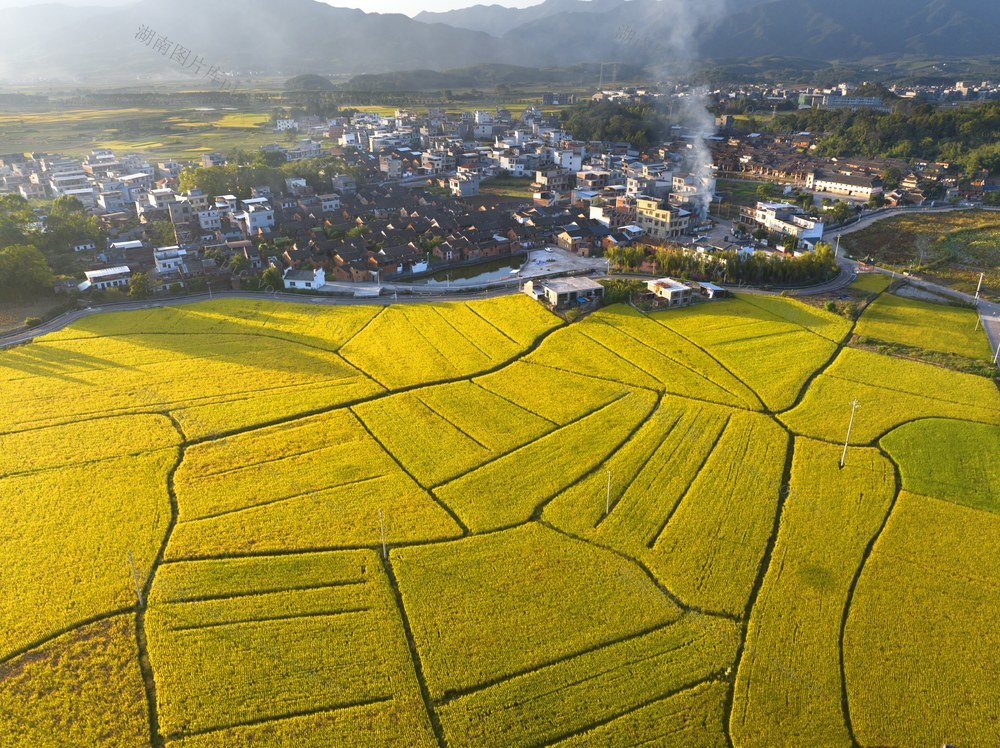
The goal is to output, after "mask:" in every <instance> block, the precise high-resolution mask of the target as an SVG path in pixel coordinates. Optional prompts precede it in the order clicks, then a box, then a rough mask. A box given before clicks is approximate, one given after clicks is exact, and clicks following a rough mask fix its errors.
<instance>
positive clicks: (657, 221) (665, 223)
mask: <svg viewBox="0 0 1000 748" xmlns="http://www.w3.org/2000/svg"><path fill="white" fill-rule="evenodd" d="M635 223H636V225H638V226H639V228H641V229H642V230H643V231H644V232H645V235H646V236H647V237H649V238H650V239H654V240H657V241H669V240H676V239H679V238H680V237H681V236H682V235H683V234H684V232H685V231H687V229H688V226H689V225H690V223H691V213H690V212H688V211H686V210H683V209H681V208H676V207H673V206H671V205H669V204H667V203H666V202H665V201H663V200H660V199H658V198H655V197H649V196H647V195H639V196H638V197H636V201H635Z"/></svg>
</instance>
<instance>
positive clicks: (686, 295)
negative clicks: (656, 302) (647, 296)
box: [646, 278, 694, 307]
mask: <svg viewBox="0 0 1000 748" xmlns="http://www.w3.org/2000/svg"><path fill="white" fill-rule="evenodd" d="M646 288H647V289H649V292H650V293H651V294H653V295H654V296H656V297H658V298H660V299H662V300H663V301H665V302H666V304H664V306H671V307H673V306H687V305H688V304H690V303H691V301H692V300H693V297H694V289H692V288H691V287H690V286H686V285H684V284H683V283H681V282H680V281H675V280H674V279H673V278H660V279H658V280H651V281H647V282H646Z"/></svg>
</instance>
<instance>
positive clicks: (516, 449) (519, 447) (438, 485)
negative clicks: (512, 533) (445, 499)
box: [427, 387, 658, 535]
mask: <svg viewBox="0 0 1000 748" xmlns="http://www.w3.org/2000/svg"><path fill="white" fill-rule="evenodd" d="M631 389H632V390H640V389H642V388H639V387H634V388H631ZM647 391H648V392H652V390H647ZM630 394H631V392H622V393H620V394H619V395H617V396H616V397H614V398H613V399H612V400H611V401H609V402H606V403H603V404H601V405H598V406H597V407H595V408H594V409H593V410H588V411H587V412H586V413H581V414H580V415H578V416H576V417H575V418H573V419H572V420H569V421H567V422H566V423H564V424H563V425H561V426H559V427H557V428H554V429H552V430H551V431H546V432H545V433H544V434H539V435H538V436H537V437H536V438H534V439H532V440H531V441H528V442H525V443H524V444H519V445H517V446H514V447H511V448H510V449H506V450H504V451H503V452H497V453H496V455H495V456H494V457H492V458H491V459H489V460H487V461H486V462H484V463H482V464H481V465H477V466H476V467H474V468H472V470H470V471H469V473H472V472H475V471H476V470H482V469H483V468H485V467H487V466H489V465H491V464H493V463H494V462H496V461H497V460H502V459H504V458H505V457H509V456H510V455H512V454H514V453H515V452H519V451H521V450H522V449H527V448H528V447H530V446H531V445H532V444H534V443H535V442H538V441H540V440H542V439H544V438H546V437H548V436H552V435H553V434H558V433H559V432H560V431H561V430H562V429H567V428H569V427H570V426H574V425H575V424H577V423H579V422H580V421H582V420H584V419H585V418H589V417H590V416H592V415H595V414H597V413H600V412H601V411H602V410H604V409H605V408H609V407H611V406H612V405H614V404H615V403H617V402H618V401H619V400H621V399H622V398H625V397H628V396H629V395H630ZM653 394H657V393H653ZM657 402H658V401H657ZM636 430H637V429H636ZM463 433H464V432H463ZM634 433H635V430H634V431H633V432H632V433H631V434H629V436H628V437H627V438H626V439H625V441H628V440H629V439H631V438H632V435H633V434H634ZM470 438H471V437H470ZM623 443H624V442H623ZM592 472H593V470H591V471H589V472H588V473H587V474H586V475H589V474H590V473H592ZM467 474H468V473H466V475H467ZM586 475H584V476H581V477H580V478H578V479H577V480H575V481H573V483H571V484H570V486H573V485H575V484H576V483H578V482H579V481H580V480H582V479H583V478H584V477H586ZM461 477H462V476H457V477H455V478H449V479H448V480H445V481H442V482H441V483H436V484H434V485H433V486H431V487H430V488H428V489H427V490H428V491H431V492H433V491H435V490H437V489H438V488H441V487H442V486H446V485H448V484H449V483H452V482H454V481H456V480H459V479H460V478H461ZM570 486H567V488H569V487H570ZM563 490H565V489H560V490H559V491H557V492H556V494H554V495H553V496H550V497H549V498H548V499H545V503H548V502H549V501H551V500H552V499H553V498H555V496H557V495H558V494H559V493H562V491H563ZM539 511H540V510H539V509H538V508H537V507H536V509H535V514H537V513H538V512H539ZM534 518H535V516H534V514H533V515H532V518H531V519H534ZM531 519H528V520H524V521H522V522H515V523H513V524H511V525H507V526H505V527H504V528H501V529H511V528H514V527H520V526H521V525H523V524H526V523H527V522H530V521H531ZM476 534H477V535H482V534H485V533H483V532H477V533H476Z"/></svg>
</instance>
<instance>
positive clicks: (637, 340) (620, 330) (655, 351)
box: [602, 320, 757, 407]
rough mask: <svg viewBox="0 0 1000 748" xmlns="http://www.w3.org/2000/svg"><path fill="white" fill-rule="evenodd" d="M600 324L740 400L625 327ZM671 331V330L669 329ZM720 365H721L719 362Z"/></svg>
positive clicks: (732, 393) (737, 395)
mask: <svg viewBox="0 0 1000 748" xmlns="http://www.w3.org/2000/svg"><path fill="white" fill-rule="evenodd" d="M602 324H604V325H607V326H608V327H610V328H611V329H612V330H616V331H618V332H620V333H622V334H623V335H625V336H626V337H628V338H631V339H632V340H634V341H635V342H636V343H638V344H639V345H641V346H642V347H643V348H648V349H649V350H651V351H652V352H653V353H655V354H657V355H659V356H662V357H663V358H665V359H667V360H668V361H670V362H671V363H673V364H675V365H677V366H680V367H681V368H682V369H686V370H687V371H689V372H691V373H692V374H694V375H695V376H697V377H698V378H699V379H703V380H705V381H706V382H708V383H709V384H712V385H715V386H716V387H718V388H719V389H720V390H722V391H723V392H728V393H729V394H730V395H732V396H733V397H734V398H736V400H737V401H739V400H740V395H739V394H738V393H736V392H733V391H732V390H730V389H729V388H727V387H723V386H722V385H721V384H719V383H718V382H716V381H715V380H714V379H712V378H710V377H708V376H706V375H705V374H704V373H702V372H700V371H698V370H697V369H695V368H693V367H691V366H688V365H687V364H686V363H685V362H684V361H682V360H679V359H676V358H674V357H673V356H670V355H668V354H666V353H664V352H663V351H661V350H660V349H658V348H654V347H653V346H651V345H649V343H647V342H646V341H644V340H642V339H641V338H637V337H636V336H635V335H633V334H632V333H630V332H629V331H628V330H626V329H625V328H619V327H615V326H614V325H611V324H609V323H608V322H604V321H603V320H602ZM661 326H662V327H664V328H665V329H667V330H670V328H669V327H666V326H665V325H661ZM671 332H673V331H672V330H671ZM712 360H713V361H715V363H717V364H718V363H719V362H718V361H716V360H715V359H714V358H713V359H712ZM720 366H721V364H720ZM646 373H647V374H649V375H650V376H653V375H652V373H650V372H646ZM751 392H753V390H751ZM753 394H754V395H756V394H757V393H756V392H754V393H753ZM679 397H684V395H679ZM720 404H726V403H720ZM730 407H738V406H730Z"/></svg>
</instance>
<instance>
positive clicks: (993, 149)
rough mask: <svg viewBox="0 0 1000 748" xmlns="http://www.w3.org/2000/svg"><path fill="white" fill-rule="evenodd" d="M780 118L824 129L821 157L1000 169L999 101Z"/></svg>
mask: <svg viewBox="0 0 1000 748" xmlns="http://www.w3.org/2000/svg"><path fill="white" fill-rule="evenodd" d="M777 121H779V122H780V123H781V125H782V127H783V129H784V130H785V131H787V132H802V131H807V132H815V133H825V134H824V135H823V136H822V137H821V138H819V140H818V141H817V144H816V145H817V148H816V150H817V152H818V154H819V155H821V156H839V157H844V156H865V157H868V158H900V159H906V160H911V159H921V160H925V161H943V162H949V163H953V164H957V165H958V166H960V167H961V168H962V169H963V170H964V171H965V172H966V173H967V174H970V175H972V174H977V173H979V172H980V171H982V170H987V171H991V172H993V171H1000V102H988V103H985V104H981V105H975V106H967V107H959V108H952V109H940V108H937V107H935V106H932V105H930V104H927V103H917V104H913V105H909V104H898V105H896V106H895V107H894V108H893V111H892V112H888V113H887V112H875V111H871V110H858V111H856V112H851V111H846V110H820V109H804V110H801V111H799V112H795V113H793V114H788V115H784V116H782V117H781V118H780V120H777ZM753 124H754V123H753V122H751V125H753ZM757 124H760V123H757Z"/></svg>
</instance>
